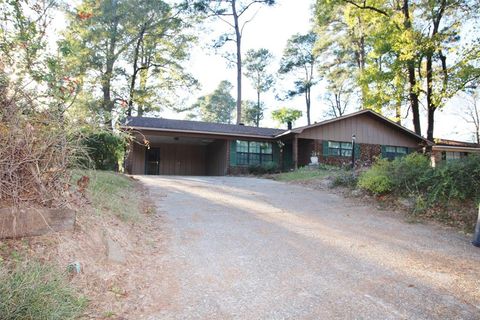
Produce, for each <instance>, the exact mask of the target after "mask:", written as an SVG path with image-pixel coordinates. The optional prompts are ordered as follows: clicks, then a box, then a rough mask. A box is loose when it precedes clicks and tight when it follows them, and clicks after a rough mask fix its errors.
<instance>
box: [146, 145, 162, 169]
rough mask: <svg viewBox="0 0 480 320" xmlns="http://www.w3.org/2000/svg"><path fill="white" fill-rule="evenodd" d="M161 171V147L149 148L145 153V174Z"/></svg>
mask: <svg viewBox="0 0 480 320" xmlns="http://www.w3.org/2000/svg"><path fill="white" fill-rule="evenodd" d="M159 173H160V148H150V149H147V151H146V154H145V174H153V175H158V174H159Z"/></svg>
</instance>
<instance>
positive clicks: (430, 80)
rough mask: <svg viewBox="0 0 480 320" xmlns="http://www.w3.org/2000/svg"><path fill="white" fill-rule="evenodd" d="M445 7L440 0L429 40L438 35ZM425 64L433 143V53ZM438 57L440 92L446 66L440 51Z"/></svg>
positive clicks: (445, 84) (428, 131)
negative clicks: (439, 64) (440, 66)
mask: <svg viewBox="0 0 480 320" xmlns="http://www.w3.org/2000/svg"><path fill="white" fill-rule="evenodd" d="M446 6H447V2H446V0H441V3H440V8H439V10H438V11H437V14H436V16H434V17H433V30H432V35H431V39H434V38H435V37H436V35H437V34H438V30H439V27H440V21H441V20H442V17H443V13H444V11H445V8H446ZM426 56H427V63H426V73H427V114H428V127H427V139H428V140H430V141H433V129H434V124H435V110H436V109H437V107H438V105H437V104H436V103H435V102H434V96H433V95H434V92H433V52H428V53H427V55H426ZM439 57H440V60H441V62H442V70H443V73H444V81H443V88H442V92H444V91H445V90H446V87H447V81H448V74H447V66H446V59H447V58H446V57H445V56H444V55H443V54H442V52H441V50H440V52H439Z"/></svg>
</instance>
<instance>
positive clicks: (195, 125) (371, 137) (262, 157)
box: [121, 110, 431, 176]
mask: <svg viewBox="0 0 480 320" xmlns="http://www.w3.org/2000/svg"><path fill="white" fill-rule="evenodd" d="M121 128H122V130H126V131H130V132H131V133H132V134H133V135H134V137H135V141H133V142H132V143H131V145H130V148H129V152H128V156H127V159H126V161H125V169H126V171H127V172H129V173H131V174H153V175H212V176H215V175H217V176H218V175H228V174H239V173H245V172H247V171H248V168H249V166H252V165H263V164H267V163H268V164H272V163H273V164H274V165H276V166H277V167H278V168H279V169H281V170H289V169H293V168H298V167H299V166H305V165H308V164H309V163H310V157H311V156H312V155H316V156H318V158H319V162H320V163H327V164H346V165H348V164H350V163H351V161H352V160H351V159H352V153H353V157H354V158H355V161H356V163H357V164H360V163H370V162H372V161H373V159H374V158H375V157H379V156H383V157H387V158H395V157H397V156H402V155H405V154H408V153H410V152H413V151H417V150H419V151H420V150H422V149H423V148H424V147H425V146H427V145H431V143H430V142H428V141H427V140H425V139H424V138H423V137H421V136H420V135H417V134H415V133H414V132H412V131H410V130H408V129H406V128H404V127H402V126H401V125H399V124H397V123H395V122H393V121H391V120H389V119H387V118H385V117H383V116H382V115H380V114H378V113H375V112H373V111H371V110H362V111H358V112H355V113H351V114H348V115H344V116H342V117H339V118H335V119H330V120H326V121H322V122H318V123H315V124H312V125H310V126H304V127H299V128H291V127H289V128H286V129H272V128H258V127H251V126H245V125H236V124H220V123H210V122H202V121H188V120H172V119H163V118H146V117H128V118H127V119H126V121H125V122H124V124H123V125H122V126H121ZM352 137H353V138H354V141H352V140H353V139H352Z"/></svg>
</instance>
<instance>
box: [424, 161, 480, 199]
mask: <svg viewBox="0 0 480 320" xmlns="http://www.w3.org/2000/svg"><path fill="white" fill-rule="evenodd" d="M423 179H424V180H425V181H426V185H427V186H426V188H425V189H426V194H427V201H428V203H447V202H448V201H449V200H451V199H455V200H461V201H463V200H467V199H470V200H477V201H478V200H480V156H479V155H470V156H468V157H467V158H464V159H460V160H455V161H451V162H447V163H444V164H443V165H441V166H439V167H438V168H436V169H434V170H432V171H431V172H429V173H428V175H425V176H424V178H423Z"/></svg>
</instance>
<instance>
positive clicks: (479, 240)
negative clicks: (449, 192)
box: [472, 203, 480, 247]
mask: <svg viewBox="0 0 480 320" xmlns="http://www.w3.org/2000/svg"><path fill="white" fill-rule="evenodd" d="M472 244H473V245H474V246H475V247H480V203H479V204H478V218H477V225H476V226H475V234H474V235H473V241H472Z"/></svg>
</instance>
